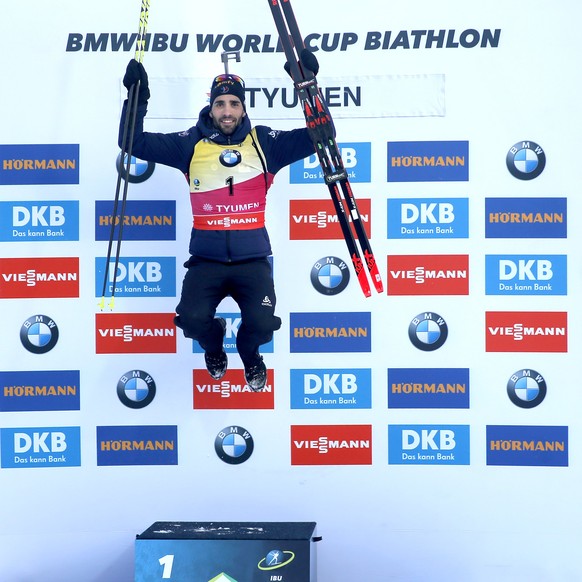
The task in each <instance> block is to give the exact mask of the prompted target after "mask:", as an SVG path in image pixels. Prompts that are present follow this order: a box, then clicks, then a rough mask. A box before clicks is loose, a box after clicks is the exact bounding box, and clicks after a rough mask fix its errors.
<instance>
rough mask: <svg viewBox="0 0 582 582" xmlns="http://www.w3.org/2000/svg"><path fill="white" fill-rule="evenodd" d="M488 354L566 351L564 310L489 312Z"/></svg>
mask: <svg viewBox="0 0 582 582" xmlns="http://www.w3.org/2000/svg"><path fill="white" fill-rule="evenodd" d="M485 328H486V329H485V336H486V337H485V346H486V351H487V352H567V351H568V314H567V313H566V312H565V311H488V312H486V313H485Z"/></svg>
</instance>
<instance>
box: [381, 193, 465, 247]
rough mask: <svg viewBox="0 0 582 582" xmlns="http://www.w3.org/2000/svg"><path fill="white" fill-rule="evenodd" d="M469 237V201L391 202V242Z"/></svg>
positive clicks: (420, 200)
mask: <svg viewBox="0 0 582 582" xmlns="http://www.w3.org/2000/svg"><path fill="white" fill-rule="evenodd" d="M468 237H469V199H468V198H389V199H388V238H404V239H414V238H468Z"/></svg>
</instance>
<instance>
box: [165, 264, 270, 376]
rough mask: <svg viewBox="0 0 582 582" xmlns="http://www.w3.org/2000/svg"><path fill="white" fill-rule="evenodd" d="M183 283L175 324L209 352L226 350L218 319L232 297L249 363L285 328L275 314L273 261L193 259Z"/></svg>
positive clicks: (238, 338)
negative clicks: (221, 306) (220, 308)
mask: <svg viewBox="0 0 582 582" xmlns="http://www.w3.org/2000/svg"><path fill="white" fill-rule="evenodd" d="M184 266H185V267H186V268H187V269H188V271H187V272H186V275H185V277H184V281H183V283H182V294H181V297H180V302H179V303H178V306H177V307H176V318H175V323H176V325H177V326H178V327H180V328H181V329H182V331H183V332H184V335H185V336H186V337H187V338H192V339H195V340H197V341H198V342H199V343H200V346H201V347H202V349H203V350H204V351H205V352H208V353H209V354H213V355H214V354H218V353H220V351H221V350H222V341H223V329H222V326H221V325H220V323H219V322H218V321H216V320H215V319H214V316H215V314H216V308H217V307H218V305H219V303H220V302H221V301H222V300H223V299H224V298H225V297H228V296H230V297H232V298H233V299H234V301H236V303H237V304H238V306H239V308H240V312H241V324H240V326H239V329H238V332H237V336H236V347H237V350H238V353H239V355H240V357H241V360H242V362H243V364H244V365H247V364H252V363H253V361H254V360H255V359H256V354H257V353H258V350H259V346H260V345H261V344H264V343H267V342H269V341H271V339H272V338H273V332H274V331H275V330H277V329H279V328H280V327H281V319H280V318H279V317H277V316H276V315H275V314H274V312H275V303H276V298H275V289H274V285H273V273H272V270H271V264H270V263H269V261H268V259H266V258H265V259H254V260H249V261H244V262H237V263H219V262H215V261H208V260H204V259H199V258H197V257H191V258H190V260H189V261H187V262H186V263H185V264H184Z"/></svg>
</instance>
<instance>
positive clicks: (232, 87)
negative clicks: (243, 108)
mask: <svg viewBox="0 0 582 582" xmlns="http://www.w3.org/2000/svg"><path fill="white" fill-rule="evenodd" d="M220 95H234V96H235V97H238V98H239V99H240V100H241V102H242V104H243V105H244V102H245V82H244V81H243V80H242V79H241V78H240V77H239V76H238V75H227V74H223V75H218V77H215V78H214V81H212V87H210V107H212V104H213V103H214V100H215V99H216V98H217V97H219V96H220Z"/></svg>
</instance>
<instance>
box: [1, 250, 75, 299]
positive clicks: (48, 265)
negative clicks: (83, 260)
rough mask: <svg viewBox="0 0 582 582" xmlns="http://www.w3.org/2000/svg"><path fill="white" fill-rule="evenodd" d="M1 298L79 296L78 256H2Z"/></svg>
mask: <svg viewBox="0 0 582 582" xmlns="http://www.w3.org/2000/svg"><path fill="white" fill-rule="evenodd" d="M0 297H1V298H3V299H26V298H46V297H79V259H78V257H34V258H22V259H0Z"/></svg>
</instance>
